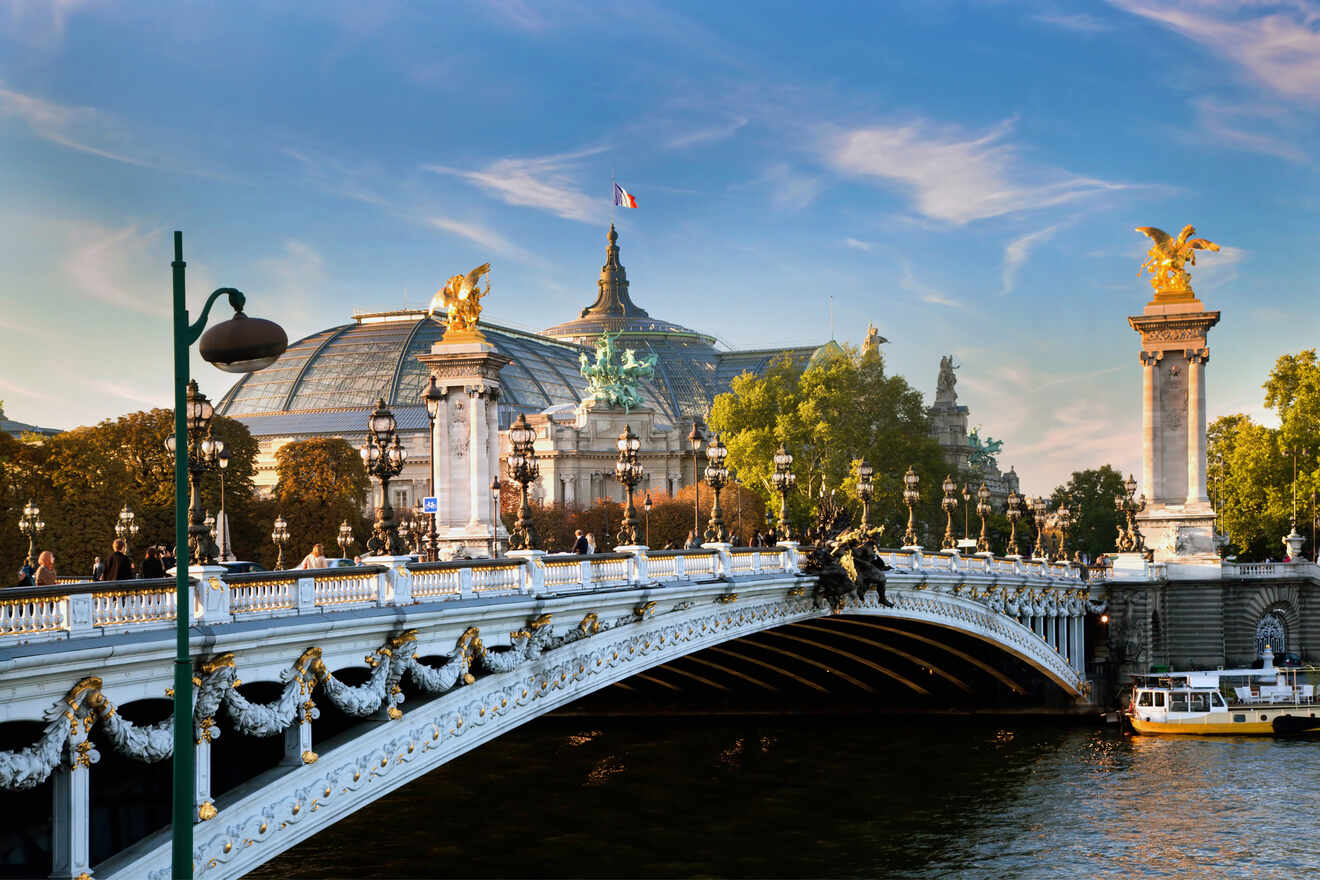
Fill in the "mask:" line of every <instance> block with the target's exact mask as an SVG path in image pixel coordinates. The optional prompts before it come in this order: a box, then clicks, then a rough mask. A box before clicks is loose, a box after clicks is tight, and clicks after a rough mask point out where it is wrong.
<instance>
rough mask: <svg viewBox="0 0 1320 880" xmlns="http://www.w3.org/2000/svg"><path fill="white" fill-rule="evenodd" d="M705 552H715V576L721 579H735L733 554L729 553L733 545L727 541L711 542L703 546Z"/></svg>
mask: <svg viewBox="0 0 1320 880" xmlns="http://www.w3.org/2000/svg"><path fill="white" fill-rule="evenodd" d="M701 546H702V549H704V550H714V551H715V574H716V575H718V576H719V577H733V554H731V553H730V552H729V551H730V550H732V549H733V545H732V544H729V543H727V542H725V541H710V542H707V543H705V544H702V545H701Z"/></svg>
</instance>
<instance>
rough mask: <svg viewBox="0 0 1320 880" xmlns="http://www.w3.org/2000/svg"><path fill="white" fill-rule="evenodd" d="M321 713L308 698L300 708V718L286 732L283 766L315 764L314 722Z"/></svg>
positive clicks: (281, 761)
mask: <svg viewBox="0 0 1320 880" xmlns="http://www.w3.org/2000/svg"><path fill="white" fill-rule="evenodd" d="M318 714H319V713H318V712H317V711H316V706H315V705H314V704H313V703H312V700H311V697H310V696H308V697H307V698H306V699H305V700H304V701H303V704H302V705H301V706H300V707H299V708H298V718H296V719H295V720H294V722H293V724H291V725H289V727H288V728H286V729H285V731H284V757H283V758H282V759H281V760H280V763H281V764H292V765H297V766H302V765H303V764H312V763H315V761H316V758H317V755H316V752H314V751H312V720H313V719H314V718H316V716H317V715H318Z"/></svg>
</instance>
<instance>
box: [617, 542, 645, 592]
mask: <svg viewBox="0 0 1320 880" xmlns="http://www.w3.org/2000/svg"><path fill="white" fill-rule="evenodd" d="M649 549H651V548H649V547H647V546H646V545H644V544H620V545H619V546H618V547H615V548H614V550H615V552H616V553H629V554H632V559H629V560H628V580H629V581H631V582H632V583H634V584H640V583H645V582H646V581H648V580H650V578H649V576H648V575H647V567H646V551H647V550H649Z"/></svg>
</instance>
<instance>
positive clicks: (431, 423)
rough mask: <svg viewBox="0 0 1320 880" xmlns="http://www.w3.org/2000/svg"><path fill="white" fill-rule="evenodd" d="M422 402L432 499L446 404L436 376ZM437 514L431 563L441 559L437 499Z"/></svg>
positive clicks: (431, 540) (429, 537) (430, 536)
mask: <svg viewBox="0 0 1320 880" xmlns="http://www.w3.org/2000/svg"><path fill="white" fill-rule="evenodd" d="M422 402H423V403H425V404H426V420H427V430H428V435H427V436H429V437H430V438H431V447H430V454H429V458H430V460H431V493H430V494H431V497H433V498H434V497H435V484H436V479H435V466H436V460H435V446H436V444H435V420H436V418H437V417H438V416H439V415H440V407H441V406H442V405H443V404H444V402H445V392H444V391H442V390H440V386H439V385H437V384H435V376H431V377H429V379H428V381H427V383H426V389H425V390H424V391H422ZM436 504H437V507H436V511H437V512H436V513H433V514H431V530H430V532H429V533H428V534H427V536H426V540H427V544H428V545H429V546H428V547H427V553H426V557H425V558H426V559H427V561H429V562H435V561H436V560H438V559H439V558H440V535H439V533H438V532H437V531H436V524H435V521H436V518H437V517H438V516H439V515H440V514H439V506H438V505H439V499H438V498H437V499H436Z"/></svg>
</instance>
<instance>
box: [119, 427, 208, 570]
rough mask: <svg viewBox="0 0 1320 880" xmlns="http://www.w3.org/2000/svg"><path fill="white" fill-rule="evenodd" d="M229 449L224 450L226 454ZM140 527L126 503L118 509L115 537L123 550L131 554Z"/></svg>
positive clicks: (134, 514)
mask: <svg viewBox="0 0 1320 880" xmlns="http://www.w3.org/2000/svg"><path fill="white" fill-rule="evenodd" d="M228 454H229V451H228V450H225V455H226V456H228ZM140 531H142V527H141V526H139V525H138V524H137V514H136V513H134V512H133V511H132V510H131V509H130V508H129V506H128V505H127V504H125V505H124V509H123V510H121V511H119V519H117V520H116V521H115V537H116V538H123V539H124V552H125V553H128V554H129V555H132V552H133V551H132V545H133V540H134V539H135V538H137V536H138V532H140Z"/></svg>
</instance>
